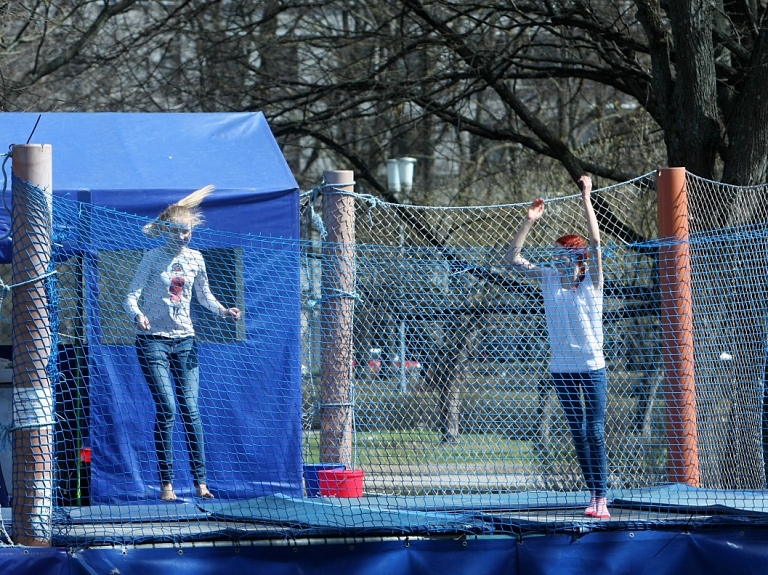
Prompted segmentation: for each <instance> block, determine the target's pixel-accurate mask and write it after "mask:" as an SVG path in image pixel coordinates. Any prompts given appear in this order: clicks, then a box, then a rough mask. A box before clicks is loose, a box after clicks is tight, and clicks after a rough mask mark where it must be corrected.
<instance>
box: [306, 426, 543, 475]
mask: <svg viewBox="0 0 768 575" xmlns="http://www.w3.org/2000/svg"><path fill="white" fill-rule="evenodd" d="M440 439H441V435H440V434H439V433H438V432H435V431H432V430H428V429H414V430H399V431H367V432H361V433H357V434H356V435H355V441H354V443H355V446H354V447H355V452H356V453H355V456H356V460H357V461H358V462H359V463H360V464H361V465H368V466H370V465H381V466H390V465H396V466H431V465H456V464H459V463H463V464H466V463H472V462H477V463H481V464H482V465H483V466H484V467H525V466H528V465H531V464H532V463H535V461H536V452H535V448H534V445H533V442H530V441H520V440H516V439H510V438H508V437H505V436H503V435H496V434H467V435H462V436H461V438H460V439H461V440H460V442H459V443H457V444H443V443H441V442H440ZM304 453H305V454H309V457H308V458H307V459H308V461H307V463H319V460H320V456H319V453H320V433H319V432H317V431H313V432H308V433H305V436H304Z"/></svg>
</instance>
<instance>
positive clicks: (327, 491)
mask: <svg viewBox="0 0 768 575" xmlns="http://www.w3.org/2000/svg"><path fill="white" fill-rule="evenodd" d="M317 478H318V482H319V483H320V495H322V496H323V497H362V496H363V470H362V469H321V470H320V471H318V472H317Z"/></svg>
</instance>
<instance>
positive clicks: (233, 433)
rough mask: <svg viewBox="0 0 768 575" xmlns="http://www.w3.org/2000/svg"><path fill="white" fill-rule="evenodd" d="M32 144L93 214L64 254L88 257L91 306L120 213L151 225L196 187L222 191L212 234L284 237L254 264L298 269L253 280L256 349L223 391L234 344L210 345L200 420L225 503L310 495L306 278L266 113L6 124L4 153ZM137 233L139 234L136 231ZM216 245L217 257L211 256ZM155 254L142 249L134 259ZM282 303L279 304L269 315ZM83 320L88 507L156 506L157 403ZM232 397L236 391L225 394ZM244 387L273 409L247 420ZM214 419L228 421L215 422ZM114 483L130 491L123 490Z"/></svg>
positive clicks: (292, 188)
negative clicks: (302, 318)
mask: <svg viewBox="0 0 768 575" xmlns="http://www.w3.org/2000/svg"><path fill="white" fill-rule="evenodd" d="M38 118H39V123H38V125H37V127H36V128H35V124H36V122H37V121H38ZM33 129H34V134H32V132H33ZM30 135H32V137H31V142H32V143H39V144H51V145H52V149H53V188H54V203H55V202H56V199H57V198H67V199H70V200H78V201H82V202H87V204H90V205H91V206H93V209H92V210H90V213H88V216H87V217H88V218H89V220H88V222H87V224H85V223H84V222H71V225H77V226H79V227H82V228H87V229H88V230H89V233H88V234H86V235H87V238H84V239H83V241H82V244H81V245H70V246H67V250H66V251H68V252H72V251H74V252H77V251H78V250H79V251H80V252H81V253H82V254H83V255H84V262H85V264H84V265H85V268H86V269H85V270H84V277H85V278H86V282H87V283H86V292H87V293H88V294H90V295H93V294H95V293H96V291H97V289H98V286H97V281H98V277H97V274H96V272H95V271H94V270H95V267H93V266H92V267H90V268H89V262H91V263H92V262H93V258H97V257H98V252H99V251H100V250H109V249H115V248H114V247H113V246H112V245H110V244H111V241H110V238H115V237H117V236H120V235H121V234H123V233H124V231H123V230H120V229H115V228H111V229H110V228H109V219H110V216H109V211H110V210H116V211H119V212H126V213H129V214H136V215H139V216H144V217H155V216H157V214H158V213H159V212H160V211H162V210H163V209H164V208H165V207H167V206H168V205H169V204H171V203H174V202H176V201H178V200H179V199H181V198H182V197H184V196H185V195H186V194H188V193H189V192H191V191H192V190H195V189H198V188H200V187H202V186H204V185H207V184H214V185H215V186H216V192H215V193H214V194H212V195H211V196H209V197H208V198H207V199H206V200H205V202H204V204H203V211H204V215H205V219H206V222H205V227H206V228H210V229H212V230H217V231H223V232H234V233H239V234H243V233H247V234H254V235H258V236H271V237H273V238H274V237H278V238H282V239H283V240H285V241H284V242H282V243H280V242H278V243H272V244H271V245H272V246H274V245H279V246H280V248H279V249H277V250H275V249H274V248H272V249H271V250H270V256H269V257H267V258H260V259H258V260H257V261H264V265H265V266H270V265H272V266H273V267H274V262H273V261H272V262H270V261H269V260H274V259H275V258H278V259H281V264H285V262H288V264H289V266H288V267H287V268H286V266H285V265H281V266H280V269H281V274H280V277H278V278H272V281H270V282H269V283H268V284H265V283H263V282H259V283H258V285H257V282H256V281H253V279H252V278H258V277H259V274H260V273H261V272H262V271H264V270H259V269H248V270H246V276H247V277H246V278H245V282H244V283H245V290H244V304H245V306H244V307H245V309H244V310H243V311H244V321H245V332H246V341H244V342H238V343H237V345H238V346H239V349H238V353H237V357H240V358H242V357H247V358H249V359H248V360H247V361H245V362H240V363H239V364H238V365H232V366H231V367H230V369H229V371H228V373H227V374H226V377H225V378H224V381H222V380H221V368H219V369H217V371H216V374H217V376H216V379H217V380H216V381H210V378H211V377H212V376H211V375H210V373H211V370H206V369H205V367H204V366H205V365H206V362H213V361H220V359H221V357H222V356H223V355H225V354H226V350H225V349H222V346H226V344H220V343H219V344H201V345H200V360H201V366H203V367H202V369H201V412H202V414H203V423H204V426H205V427H206V429H205V432H206V444H207V451H208V462H209V483H211V484H212V486H213V487H214V488H215V489H216V492H217V494H218V495H219V496H222V497H225V498H226V497H238V498H241V497H254V496H260V495H264V494H269V493H274V492H281V493H286V494H293V495H301V492H302V477H301V371H300V362H301V359H300V339H299V338H300V327H299V294H300V280H299V265H298V258H297V257H293V256H294V252H295V251H297V250H298V239H299V215H298V214H299V188H298V185H297V183H296V180H295V178H294V177H293V175H292V174H291V171H290V169H289V167H288V165H287V163H286V161H285V159H284V157H283V155H282V153H281V151H280V149H279V147H278V145H277V143H276V141H275V139H274V137H273V135H272V132H271V131H270V129H269V126H268V124H267V122H266V120H265V118H264V116H263V114H261V113H236V114H159V113H158V114H153V113H141V114H123V113H44V114H36V113H4V114H0V145H6V146H8V147H10V146H12V145H18V144H24V143H26V142H27V141H28V139H29V138H30ZM9 167H10V164H9V165H8V166H7V167H6V170H7V171H8V168H9ZM7 187H8V191H6V197H5V205H7V206H10V205H11V198H10V195H11V191H10V187H11V186H10V176H9V179H8V186H7ZM99 208H108V209H109V210H100V209H99ZM88 211H89V210H83V213H86V212H88ZM136 227H137V229H136V230H131V231H130V233H131V234H134V233H136V232H138V226H136ZM9 228H10V216H9V214H8V213H7V212H6V210H0V235H5V234H6V233H7V231H8V229H9ZM140 236H141V234H140V233H139V234H137V238H138V239H137V242H140V241H141V238H140ZM206 237H214V238H215V234H208V236H206ZM293 240H295V241H293ZM215 241H216V240H213V243H212V242H211V241H209V242H208V247H211V245H213V247H215ZM76 243H78V242H76ZM121 245H123V246H124V244H121ZM150 247H152V246H151V245H150V243H149V242H147V241H146V239H145V240H144V243H137V246H136V249H148V248H150ZM192 247H196V246H195V241H194V239H193V243H192ZM10 257H11V240H10V239H6V240H4V241H2V242H0V262H9V261H10ZM293 263H295V265H293ZM126 273H127V274H128V275H130V274H131V273H132V271H130V272H126ZM249 278H251V279H249ZM128 279H129V278H128ZM265 286H268V287H265ZM265 290H266V293H265ZM278 296H279V298H280V300H281V302H282V304H281V306H279V307H275V306H269V305H265V302H269V301H270V300H274V299H276V298H278ZM286 298H287V300H286ZM90 301H96V299H92V300H90ZM87 311H88V316H89V321H88V332H87V337H88V349H89V352H88V371H89V374H90V379H89V395H90V403H91V409H90V413H91V416H90V421H89V432H90V441H91V447H92V449H93V460H92V469H91V472H92V484H91V502H92V503H121V502H129V501H137V500H142V499H151V498H153V497H156V496H157V486H156V484H157V471H156V465H154V464H153V463H148V461H149V460H150V459H152V458H148V457H147V456H146V454H147V453H154V447H153V444H152V420H153V417H154V415H153V414H154V406H153V405H152V402H151V398H150V396H149V394H148V392H146V384H145V383H144V380H143V377H142V376H141V373H140V370H139V367H138V363H137V360H136V355H135V350H134V348H133V346H132V345H104V344H102V342H101V339H100V336H101V333H100V321H99V319H100V318H99V317H98V309H95V308H92V309H88V310H87ZM270 325H271V326H275V325H279V326H281V337H280V338H266V337H265V333H267V332H266V331H265V329H266V328H267V327H268V326H270ZM233 345H234V344H233ZM244 347H245V348H248V347H250V348H251V349H250V350H249V349H244ZM125 366H132V367H131V368H129V369H126V367H125ZM207 374H208V375H207ZM276 380H279V381H281V382H283V383H285V382H288V386H287V387H288V388H289V391H288V392H287V393H286V389H285V386H284V385H283V386H281V387H280V389H279V390H278V389H276V387H275V385H274V382H275V381H276ZM212 388H215V389H216V390H217V393H216V396H215V399H214V398H213V396H211V395H209V394H206V391H205V390H206V389H212ZM228 389H232V390H237V392H236V393H235V392H234V391H233V392H232V393H231V394H228V393H227V390H228ZM244 390H245V392H246V394H247V397H252V398H259V401H260V402H261V405H263V406H264V410H263V411H261V412H258V413H245V412H244V407H243V406H245V405H249V403H248V402H244V401H243V393H244ZM137 396H138V399H137ZM127 398H130V401H129V402H128V403H127V404H126V402H125V400H126V399H127ZM213 401H215V402H216V403H217V404H215V405H212V404H211V402H213ZM206 402H208V403H207V404H206ZM137 404H138V405H139V406H141V407H140V409H139V412H138V413H137V411H136V407H135V406H136V405H137ZM126 405H129V406H130V408H129V409H126V408H125V406H126ZM141 409H143V410H144V412H143V413H141V412H140V411H141ZM213 412H217V413H226V414H230V415H231V416H230V417H217V418H215V420H214V419H213V418H211V417H206V413H209V414H210V413H213ZM180 427H181V426H180V424H177V433H176V437H177V439H178V445H176V446H175V452H176V454H177V455H176V460H177V463H176V466H175V467H176V475H177V479H176V482H175V487H176V491H177V494H179V495H182V496H184V495H188V494H190V493H191V491H192V484H191V477H190V475H189V471H188V469H187V468H188V466H187V465H186V455H185V454H186V448H185V447H184V445H183V441H182V440H181V439H180V437H179V436H180V434H179V433H178V428H180ZM249 437H258V438H259V442H258V444H259V445H260V446H269V449H270V450H271V452H270V453H267V452H265V450H264V449H244V447H243V445H242V440H243V438H249ZM234 454H237V458H236V459H235V455H234ZM116 485H119V486H121V487H120V488H119V489H117V490H116V489H115V486H116Z"/></svg>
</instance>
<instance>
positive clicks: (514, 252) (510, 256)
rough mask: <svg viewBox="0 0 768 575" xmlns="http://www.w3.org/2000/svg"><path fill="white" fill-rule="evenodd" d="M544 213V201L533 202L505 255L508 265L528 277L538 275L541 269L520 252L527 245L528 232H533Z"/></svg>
mask: <svg viewBox="0 0 768 575" xmlns="http://www.w3.org/2000/svg"><path fill="white" fill-rule="evenodd" d="M543 213H544V200H543V199H541V198H537V199H535V200H533V202H531V205H530V207H529V208H528V213H527V214H526V216H525V219H524V220H523V222H522V223H521V224H520V228H519V229H518V230H517V234H516V235H515V237H514V239H513V240H512V244H511V245H510V246H509V250H507V253H506V254H505V255H504V259H505V260H506V261H507V263H510V264H512V265H513V266H515V267H516V268H517V269H518V270H519V271H521V272H523V273H525V274H526V275H538V272H539V268H538V266H537V265H536V264H533V263H531V262H529V261H528V260H526V259H525V258H524V257H523V256H522V255H521V254H520V251H521V250H522V248H523V244H525V238H526V237H527V236H528V232H529V231H531V228H532V227H533V222H535V221H536V220H538V219H539V218H540V217H541V216H542V214H543Z"/></svg>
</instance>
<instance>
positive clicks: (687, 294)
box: [657, 168, 699, 487]
mask: <svg viewBox="0 0 768 575" xmlns="http://www.w3.org/2000/svg"><path fill="white" fill-rule="evenodd" d="M685 173H686V172H685V168H666V169H662V170H659V174H658V185H657V197H658V220H659V239H660V241H661V246H660V247H659V281H660V284H661V285H660V287H661V324H662V334H663V344H662V347H663V351H664V366H665V370H666V404H667V444H668V445H667V449H668V452H667V473H668V476H669V481H672V482H677V483H686V484H688V485H691V486H693V487H698V486H699V452H698V446H697V439H698V430H697V424H696V385H695V379H694V363H693V305H692V300H691V258H690V245H689V236H688V199H687V189H686V179H685Z"/></svg>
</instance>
